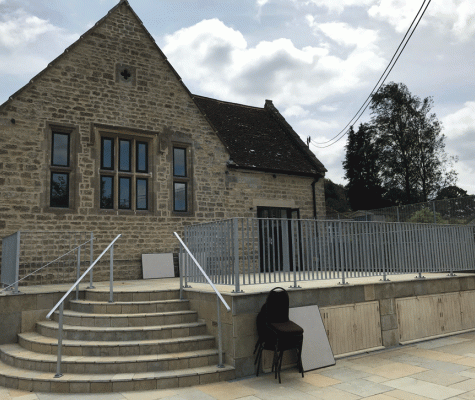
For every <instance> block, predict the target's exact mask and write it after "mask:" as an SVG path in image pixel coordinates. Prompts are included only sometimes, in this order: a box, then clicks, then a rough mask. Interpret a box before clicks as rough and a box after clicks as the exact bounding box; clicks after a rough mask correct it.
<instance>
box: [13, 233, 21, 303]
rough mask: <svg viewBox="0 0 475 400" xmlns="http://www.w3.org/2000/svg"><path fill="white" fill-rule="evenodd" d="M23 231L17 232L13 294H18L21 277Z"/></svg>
mask: <svg viewBox="0 0 475 400" xmlns="http://www.w3.org/2000/svg"><path fill="white" fill-rule="evenodd" d="M20 237H21V232H20V231H18V234H17V239H16V240H17V246H16V255H15V286H14V287H13V294H18V293H20V291H19V290H18V280H19V279H20V246H21V241H20Z"/></svg>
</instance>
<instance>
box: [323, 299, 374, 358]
mask: <svg viewBox="0 0 475 400" xmlns="http://www.w3.org/2000/svg"><path fill="white" fill-rule="evenodd" d="M320 314H321V315H322V320H323V325H324V326H325V330H326V332H327V336H328V340H329V342H330V346H331V348H332V351H333V354H334V355H340V354H346V353H352V352H355V351H359V350H365V349H371V348H374V347H378V346H381V343H382V341H381V323H380V317H379V303H378V302H377V301H373V302H368V303H358V304H350V305H345V306H335V307H322V308H321V309H320Z"/></svg>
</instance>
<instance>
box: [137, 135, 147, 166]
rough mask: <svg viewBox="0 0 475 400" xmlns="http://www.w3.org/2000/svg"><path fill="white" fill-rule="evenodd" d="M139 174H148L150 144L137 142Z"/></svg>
mask: <svg viewBox="0 0 475 400" xmlns="http://www.w3.org/2000/svg"><path fill="white" fill-rule="evenodd" d="M136 157H137V166H136V170H137V172H144V173H146V172H148V168H147V166H148V143H146V142H137V156H136Z"/></svg>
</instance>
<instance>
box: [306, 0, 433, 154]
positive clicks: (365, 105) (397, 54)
mask: <svg viewBox="0 0 475 400" xmlns="http://www.w3.org/2000/svg"><path fill="white" fill-rule="evenodd" d="M426 1H427V0H424V1H423V2H422V5H421V7H420V8H419V11H418V12H417V14H416V16H415V17H414V19H413V20H412V22H411V25H410V26H409V28H408V29H407V31H406V34H405V35H404V37H403V38H402V40H401V43H399V46H398V48H397V49H396V51H395V52H394V54H393V56H392V58H391V61H389V64H388V66H387V67H386V69H385V70H384V72H383V73H382V74H381V76H380V78H379V80H378V82H377V83H376V85H375V86H374V88H373V90H371V92H370V94H369V95H368V97H367V98H366V100H365V102H364V103H363V105H362V106H361V107H360V108H359V110H358V111H357V112H356V114H355V115H354V116H353V118H352V119H351V120H350V122H348V124H346V126H345V127H344V128H343V129H342V130H341V131H340V132H339V133H338V134H337V135H335V136H334V137H333V138H331V139H330V140H327V141H325V142H320V143H319V142H316V141H315V140H310V143H311V144H312V145H314V146H315V147H317V148H320V149H324V148H326V147H330V146H333V145H334V144H335V143H337V142H339V141H340V140H341V139H342V138H343V137H345V135H346V134H347V133H348V130H349V128H348V127H349V126H352V125H354V124H355V123H356V122H357V121H358V120H359V119H360V118H361V116H362V115H363V114H364V112H365V111H366V109H367V108H368V107H369V105H370V104H371V99H372V96H373V94H376V93H377V92H378V90H379V89H380V88H381V86H383V84H384V82H385V81H386V79H387V77H388V76H389V74H390V73H391V71H392V70H393V68H394V66H395V65H396V63H397V61H398V60H399V57H400V56H401V54H402V52H403V51H404V49H405V48H406V46H407V44H408V43H409V40H410V39H411V37H412V35H413V34H414V32H415V30H416V28H417V26H418V25H419V23H420V22H421V19H422V17H423V16H424V14H425V12H426V10H427V7H429V4H430V3H431V1H432V0H428V2H427V4H425V3H426ZM424 5H425V8H424ZM423 8H424V11H422V9H423ZM421 11H422V13H421ZM416 20H417V23H416ZM414 24H415V26H414ZM413 26H414V28H413ZM411 29H412V31H411ZM409 33H410V34H409ZM408 35H409V37H408ZM406 38H407V40H406ZM401 46H402V49H401ZM399 49H401V51H399ZM328 143H329V144H328ZM323 145H324V146H323Z"/></svg>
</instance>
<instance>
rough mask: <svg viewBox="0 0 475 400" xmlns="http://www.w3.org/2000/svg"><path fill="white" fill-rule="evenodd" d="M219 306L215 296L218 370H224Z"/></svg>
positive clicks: (217, 298)
mask: <svg viewBox="0 0 475 400" xmlns="http://www.w3.org/2000/svg"><path fill="white" fill-rule="evenodd" d="M220 308H221V304H220V302H219V297H218V295H216V313H217V316H218V359H219V360H218V368H224V364H223V339H222V337H223V334H222V326H221V310H220Z"/></svg>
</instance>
